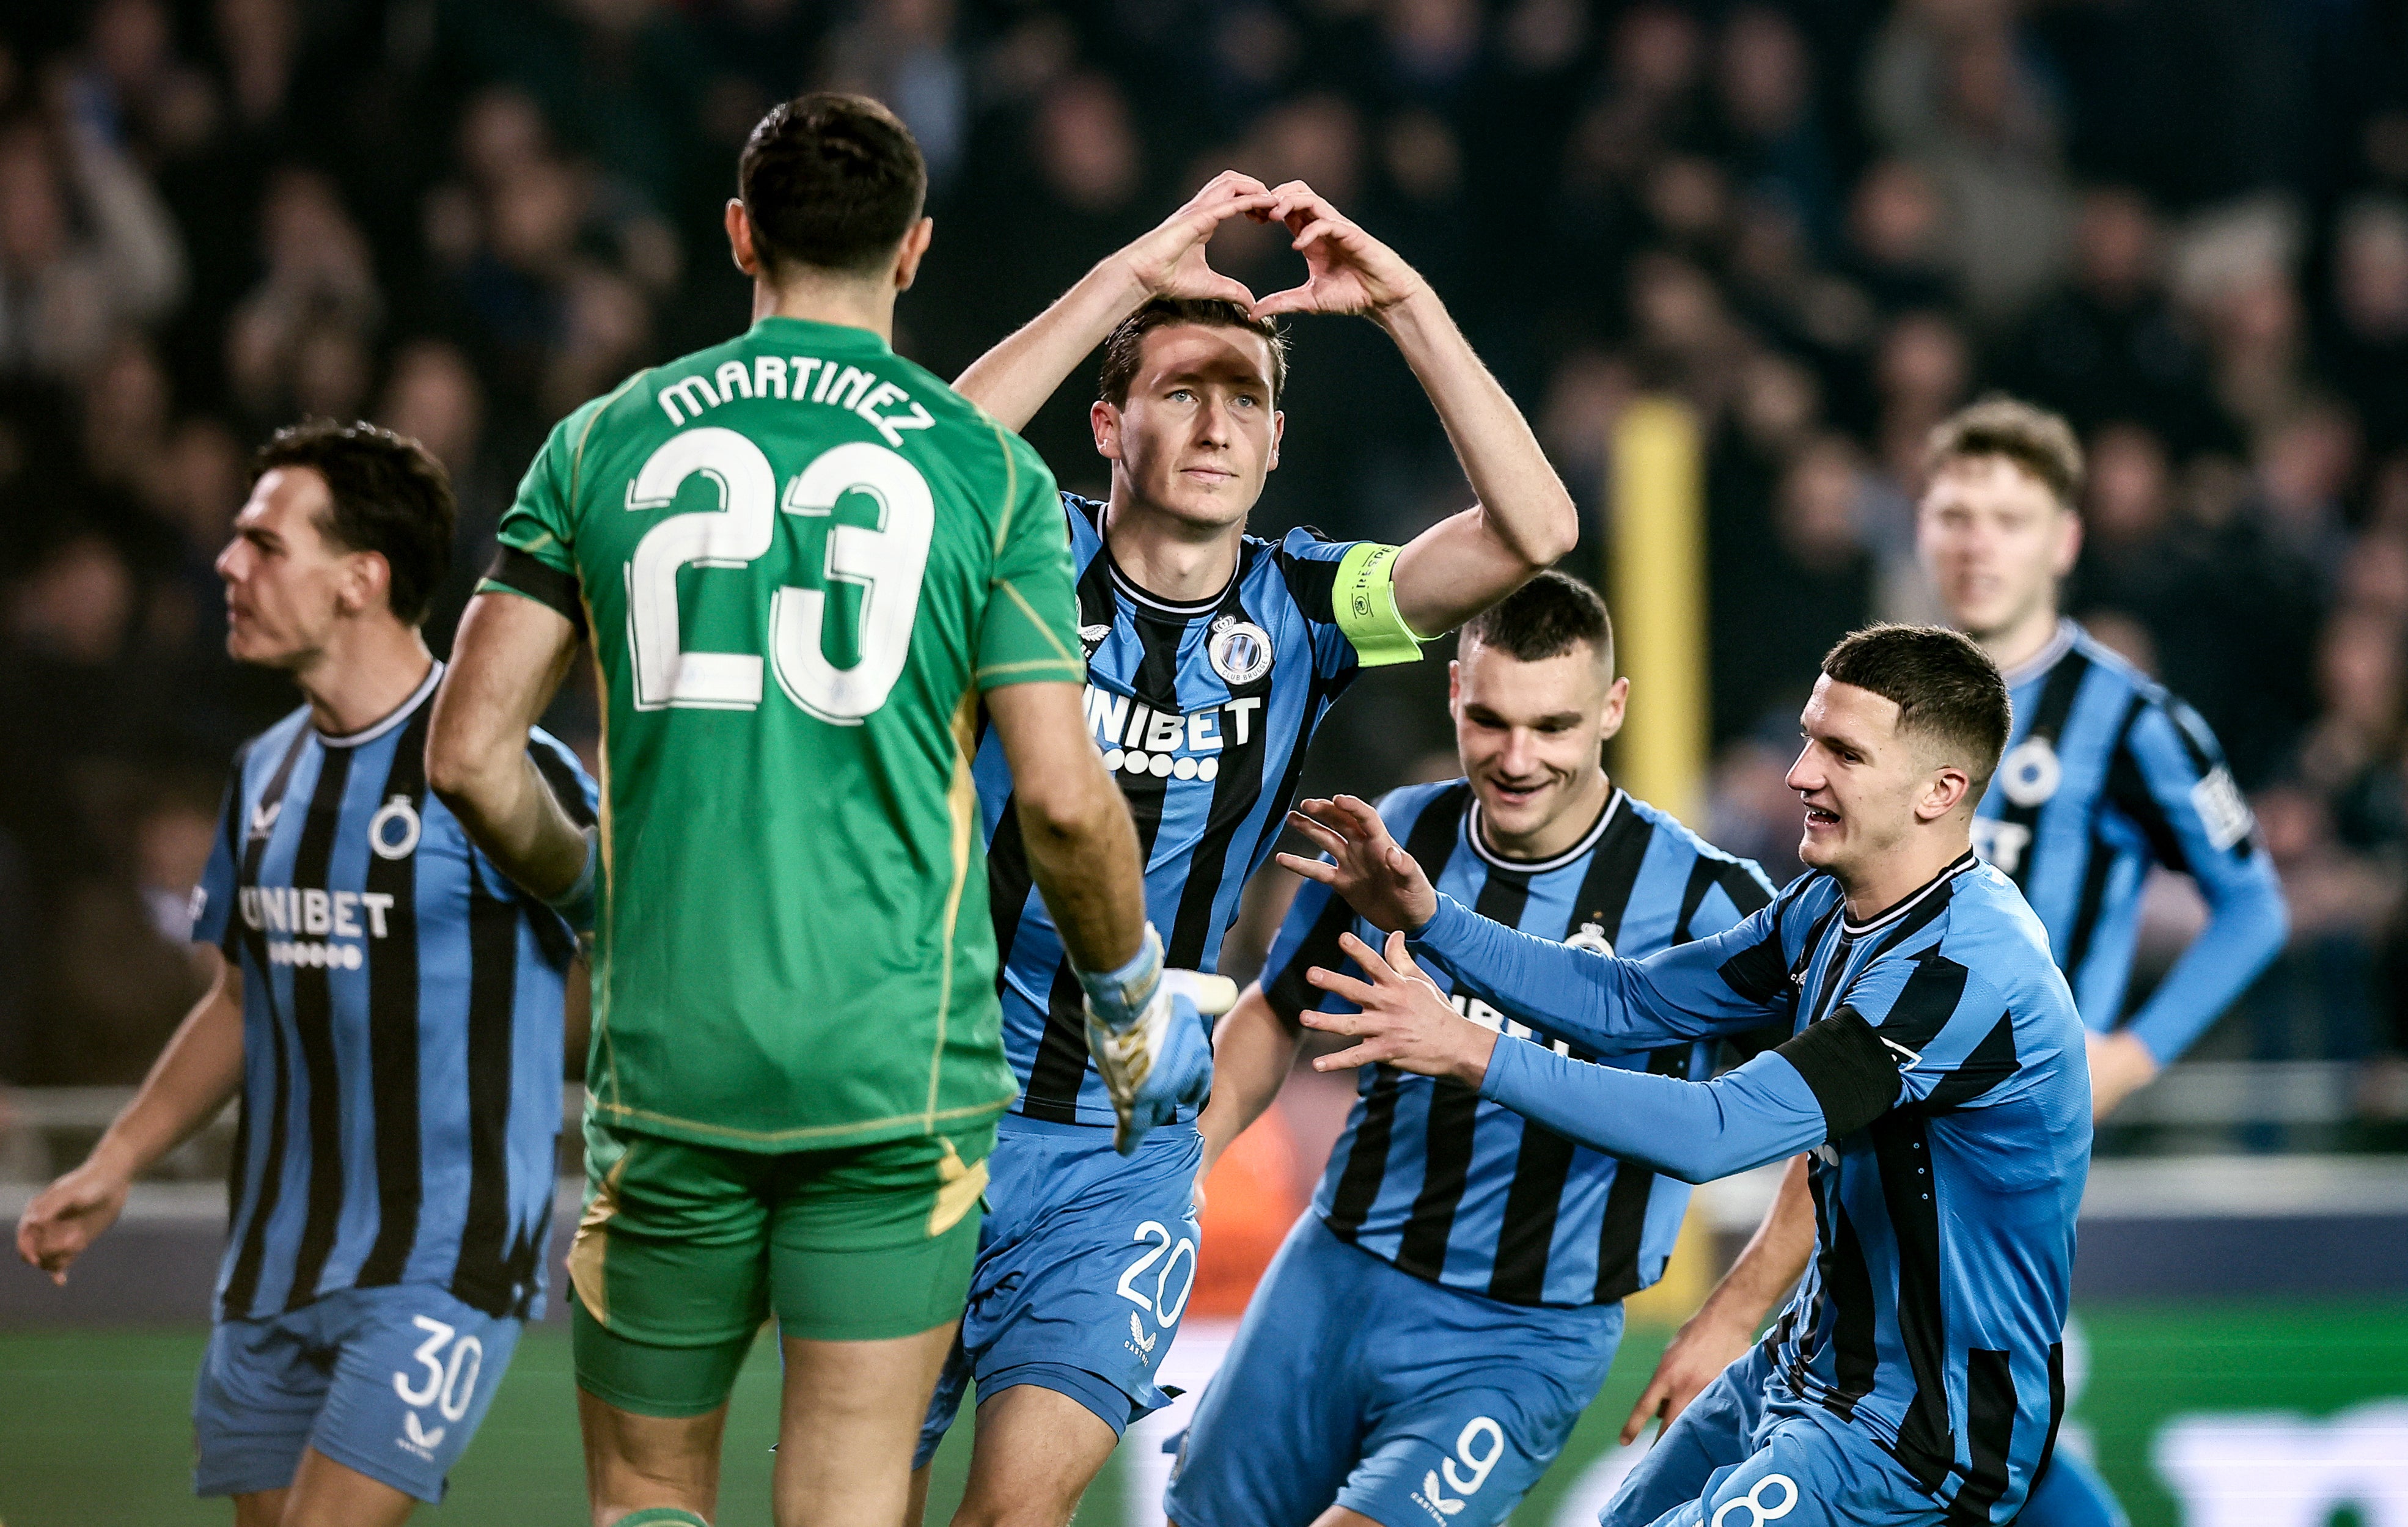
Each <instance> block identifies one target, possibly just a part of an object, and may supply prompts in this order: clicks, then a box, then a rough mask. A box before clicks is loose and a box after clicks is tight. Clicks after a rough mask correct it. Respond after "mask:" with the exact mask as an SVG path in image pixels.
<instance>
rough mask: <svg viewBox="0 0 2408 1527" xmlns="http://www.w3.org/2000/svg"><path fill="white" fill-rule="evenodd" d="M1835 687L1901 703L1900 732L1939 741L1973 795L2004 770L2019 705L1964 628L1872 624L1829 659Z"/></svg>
mask: <svg viewBox="0 0 2408 1527" xmlns="http://www.w3.org/2000/svg"><path fill="white" fill-rule="evenodd" d="M1823 672H1824V673H1825V674H1827V675H1828V676H1829V677H1830V679H1831V682H1833V683H1834V684H1853V685H1855V686H1856V688H1858V689H1860V690H1871V692H1873V693H1875V694H1878V695H1880V696H1881V697H1882V698H1883V699H1885V700H1888V701H1890V702H1891V703H1893V704H1894V705H1896V706H1898V729H1899V731H1900V732H1913V733H1915V734H1916V735H1920V736H1923V737H1927V738H1928V739H1930V740H1931V741H1933V742H1935V743H1938V744H1939V745H1940V748H1941V749H1942V753H1943V754H1944V755H1945V756H1947V757H1949V758H1950V759H1951V760H1952V761H1955V762H1957V763H1960V764H1963V766H1964V769H1965V772H1966V773H1967V774H1968V775H1970V776H1971V778H1972V781H1973V788H1972V790H1971V798H1972V799H1974V800H1977V801H1978V800H1979V799H1981V796H1982V789H1983V787H1984V786H1985V785H1987V784H1988V783H1989V782H1990V776H1991V775H1992V774H1994V773H1996V772H1998V767H1999V755H2000V753H2002V752H2004V751H2005V750H2006V747H2007V728H2008V726H2009V724H2010V722H2011V721H2012V718H2013V714H2014V711H2013V706H2012V705H2011V703H2010V701H2009V700H2008V697H2007V681H2006V680H2005V678H2001V677H2000V673H1999V665H1998V664H1995V663H1993V662H1991V661H1990V654H1989V653H1987V652H1985V651H1983V650H1982V648H1981V645H1980V644H1979V643H1978V642H1976V641H1974V640H1973V638H1972V637H1971V636H1968V635H1965V634H1964V633H1962V632H1958V631H1951V630H1949V629H1948V628H1947V627H1945V626H1936V625H1888V624H1882V625H1869V626H1867V627H1865V628H1864V629H1863V630H1861V631H1851V632H1850V633H1848V634H1847V635H1844V636H1842V637H1841V638H1840V641H1839V645H1837V646H1835V647H1833V648H1832V649H1831V650H1830V651H1829V652H1828V653H1826V654H1824V657H1823Z"/></svg>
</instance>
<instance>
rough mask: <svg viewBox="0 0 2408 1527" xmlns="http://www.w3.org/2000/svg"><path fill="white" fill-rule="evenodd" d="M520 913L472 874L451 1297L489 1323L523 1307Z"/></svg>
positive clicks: (474, 868)
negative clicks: (461, 1206)
mask: <svg viewBox="0 0 2408 1527" xmlns="http://www.w3.org/2000/svg"><path fill="white" fill-rule="evenodd" d="M518 954H519V909H518V906H517V905H516V904H515V903H513V902H509V901H505V900H504V899H502V898H501V897H499V896H496V895H494V894H493V893H492V892H488V891H487V890H486V889H485V885H484V879H483V877H482V876H481V875H480V873H479V872H478V868H477V866H475V865H473V864H472V865H470V866H469V872H468V1210H467V1218H466V1220H464V1221H463V1222H462V1224H461V1226H460V1256H459V1260H458V1261H457V1262H456V1263H454V1264H453V1266H452V1297H453V1298H455V1299H457V1300H459V1301H460V1302H461V1303H463V1304H466V1305H472V1306H475V1307H477V1308H479V1309H481V1310H483V1311H485V1312H486V1313H487V1314H489V1315H505V1314H508V1313H509V1311H510V1309H511V1308H512V1306H514V1305H515V1304H516V1303H517V1300H518V1290H517V1289H516V1288H515V1287H513V1286H512V1279H511V1277H510V1268H509V1260H510V1258H509V1228H510V1157H509V1143H510V1058H511V1057H510V1037H511V1029H512V1027H513V1023H512V1009H513V1008H515V1007H516V1006H517V1005H518V976H519V960H518Z"/></svg>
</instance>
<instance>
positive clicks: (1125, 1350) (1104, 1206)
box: [911, 1115, 1204, 1469]
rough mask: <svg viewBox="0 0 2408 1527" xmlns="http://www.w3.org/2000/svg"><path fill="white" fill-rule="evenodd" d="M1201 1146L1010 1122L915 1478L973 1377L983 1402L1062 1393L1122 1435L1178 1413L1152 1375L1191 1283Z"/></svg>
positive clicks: (1171, 1132)
mask: <svg viewBox="0 0 2408 1527" xmlns="http://www.w3.org/2000/svg"><path fill="white" fill-rule="evenodd" d="M1203 1159H1204V1137H1203V1136H1202V1135H1198V1134H1197V1131H1196V1126H1195V1125H1194V1124H1192V1123H1191V1124H1175V1125H1166V1126H1164V1127H1163V1128H1160V1129H1157V1130H1155V1131H1154V1133H1153V1134H1151V1135H1147V1136H1146V1137H1145V1142H1144V1144H1142V1145H1140V1146H1139V1147H1138V1149H1137V1153H1136V1154H1135V1155H1132V1156H1123V1155H1121V1154H1120V1153H1119V1152H1117V1151H1115V1150H1114V1149H1112V1132H1111V1130H1109V1129H1098V1128H1096V1127H1094V1126H1092V1125H1086V1124H1054V1123H1047V1122H1044V1121H1042V1120H1033V1119H1024V1118H1021V1117H1019V1116H1017V1115H1006V1116H1005V1117H1004V1119H1003V1120H1002V1121H1001V1123H1000V1124H999V1125H997V1127H996V1141H995V1153H994V1154H993V1155H991V1156H989V1157H987V1159H986V1160H987V1172H988V1177H987V1188H986V1196H987V1217H986V1221H985V1223H984V1224H983V1225H982V1226H981V1227H980V1231H979V1253H978V1266H977V1268H976V1270H975V1271H973V1272H972V1273H971V1275H970V1295H969V1307H968V1309H966V1310H965V1311H964V1312H963V1314H962V1334H961V1338H960V1340H959V1341H958V1342H956V1343H955V1344H954V1347H953V1356H952V1357H951V1358H950V1359H948V1360H947V1362H946V1363H945V1371H944V1372H943V1373H942V1374H941V1375H939V1377H938V1379H937V1392H936V1396H935V1398H934V1399H932V1400H931V1401H929V1403H928V1419H927V1420H926V1421H925V1422H924V1423H923V1424H922V1426H921V1429H920V1449H919V1452H918V1453H917V1454H916V1455H915V1456H914V1457H913V1459H912V1461H911V1466H912V1467H913V1468H914V1469H918V1468H922V1467H925V1465H926V1463H927V1462H928V1460H929V1459H931V1458H933V1457H935V1456H936V1452H937V1444H938V1443H939V1442H941V1441H943V1440H944V1435H945V1433H946V1431H947V1430H948V1429H949V1428H951V1427H952V1425H953V1415H954V1412H956V1411H957V1410H959V1409H960V1408H961V1403H962V1394H963V1391H965V1390H966V1389H967V1388H968V1386H969V1384H970V1383H971V1382H972V1381H973V1380H975V1381H976V1382H977V1384H978V1391H979V1399H980V1401H981V1403H984V1402H985V1401H986V1400H988V1399H990V1398H992V1397H993V1396H995V1395H996V1394H999V1393H1001V1392H1002V1391H1005V1390H1008V1389H1010V1388H1011V1387H1012V1386H1013V1385H1015V1384H1035V1385H1037V1386H1039V1388H1041V1389H1050V1390H1053V1391H1056V1392H1057V1393H1061V1394H1067V1395H1068V1396H1069V1397H1070V1398H1071V1399H1073V1400H1076V1401H1078V1402H1079V1403H1080V1404H1081V1405H1082V1406H1086V1407H1087V1408H1088V1409H1089V1410H1092V1411H1094V1412H1095V1413H1096V1415H1097V1417H1098V1418H1099V1419H1101V1420H1103V1422H1104V1424H1105V1425H1107V1426H1110V1427H1111V1429H1112V1434H1113V1435H1114V1436H1118V1435H1120V1434H1122V1433H1123V1432H1125V1431H1126V1430H1127V1428H1128V1424H1129V1422H1131V1421H1133V1420H1137V1419H1138V1418H1139V1417H1140V1416H1143V1415H1145V1414H1147V1413H1148V1412H1150V1411H1154V1410H1159V1409H1161V1408H1162V1407H1163V1406H1166V1405H1168V1404H1169V1403H1170V1397H1169V1396H1168V1395H1167V1394H1165V1393H1163V1392H1162V1391H1161V1390H1160V1389H1157V1388H1156V1387H1155V1386H1154V1373H1155V1371H1156V1370H1157V1369H1158V1368H1159V1367H1160V1365H1161V1363H1162V1360H1163V1359H1164V1358H1165V1357H1167V1356H1168V1355H1169V1352H1170V1344H1171V1342H1172V1340H1173V1339H1174V1338H1175V1337H1176V1336H1177V1335H1178V1334H1179V1320H1180V1317H1181V1316H1183V1315H1184V1314H1185V1313H1186V1312H1187V1296H1188V1294H1189V1293H1190V1292H1193V1291H1194V1289H1195V1287H1196V1248H1197V1243H1198V1240H1199V1235H1198V1232H1197V1224H1196V1169H1197V1166H1198V1165H1199V1164H1201V1163H1202V1162H1203Z"/></svg>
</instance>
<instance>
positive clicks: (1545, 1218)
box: [1488, 801, 1703, 1305]
mask: <svg viewBox="0 0 2408 1527" xmlns="http://www.w3.org/2000/svg"><path fill="white" fill-rule="evenodd" d="M1606 809H1607V810H1609V811H1610V810H1613V803H1612V802H1611V801H1609V802H1608V803H1607V806H1606ZM1655 835H1656V824H1655V823H1653V822H1651V821H1648V820H1647V819H1646V818H1644V817H1642V816H1641V815H1640V814H1639V813H1638V812H1636V811H1625V812H1623V813H1622V814H1621V820H1620V821H1616V822H1615V823H1614V824H1613V826H1612V827H1610V828H1608V829H1607V831H1606V835H1605V836H1604V837H1603V838H1602V839H1600V840H1599V841H1598V845H1597V847H1596V848H1595V849H1592V850H1591V851H1590V855H1589V863H1588V873H1587V874H1586V875H1584V876H1583V877H1582V878H1581V887H1580V893H1579V894H1578V895H1576V896H1575V897H1573V898H1572V911H1571V916H1570V918H1568V919H1566V920H1565V925H1564V931H1563V934H1562V935H1561V936H1563V937H1565V938H1570V936H1571V935H1574V934H1576V933H1578V932H1580V930H1581V929H1582V928H1583V927H1584V926H1586V925H1588V924H1591V923H1594V924H1595V925H1596V926H1597V928H1598V931H1599V932H1600V933H1602V934H1603V935H1605V940H1606V942H1607V943H1609V944H1619V943H1620V942H1621V941H1622V920H1623V914H1624V913H1625V912H1626V911H1627V910H1628V908H1629V906H1630V890H1631V887H1632V886H1634V885H1636V884H1637V883H1638V881H1639V868H1640V865H1641V863H1643V862H1644V861H1645V860H1646V857H1647V846H1648V844H1649V843H1650V842H1652V841H1653V840H1654V838H1655ZM1700 863H1703V861H1700ZM1700 894H1701V898H1702V893H1700ZM1682 1049H1683V1052H1684V1054H1685V1053H1686V1047H1682ZM1572 1149H1573V1148H1572V1143H1571V1142H1570V1140H1567V1139H1565V1138H1564V1137H1563V1136H1562V1135H1557V1134H1556V1133H1555V1131H1553V1130H1550V1129H1545V1128H1542V1127H1541V1126H1540V1125H1537V1124H1533V1123H1530V1122H1527V1120H1526V1121H1525V1122H1524V1123H1523V1125H1522V1146H1521V1149H1519V1150H1517V1151H1515V1152H1514V1155H1513V1182H1512V1186H1511V1187H1510V1188H1509V1189H1507V1190H1506V1193H1505V1217H1504V1223H1503V1225H1502V1227H1501V1229H1500V1231H1499V1233H1498V1239H1497V1263H1496V1271H1495V1272H1494V1273H1493V1274H1491V1275H1490V1277H1489V1280H1488V1296H1489V1297H1490V1298H1491V1299H1501V1300H1503V1301H1505V1302H1506V1303H1508V1304H1515V1305H1535V1304H1538V1303H1540V1302H1541V1300H1542V1298H1543V1296H1544V1293H1545V1290H1546V1286H1547V1256H1548V1252H1549V1251H1550V1250H1551V1249H1553V1248H1554V1246H1555V1218H1556V1216H1557V1215H1558V1214H1559V1213H1561V1212H1562V1209H1563V1198H1564V1183H1565V1181H1566V1179H1568V1178H1569V1177H1570V1176H1571V1170H1572ZM1638 1170H1639V1168H1637V1167H1635V1166H1632V1165H1630V1164H1629V1163H1627V1162H1624V1163H1617V1164H1616V1166H1615V1167H1614V1177H1615V1180H1616V1181H1617V1182H1618V1181H1620V1180H1621V1178H1622V1177H1624V1176H1625V1175H1627V1174H1631V1173H1636V1172H1637V1171H1638Z"/></svg>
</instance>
